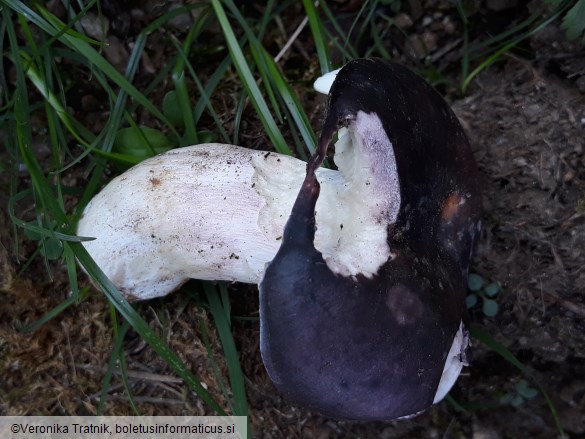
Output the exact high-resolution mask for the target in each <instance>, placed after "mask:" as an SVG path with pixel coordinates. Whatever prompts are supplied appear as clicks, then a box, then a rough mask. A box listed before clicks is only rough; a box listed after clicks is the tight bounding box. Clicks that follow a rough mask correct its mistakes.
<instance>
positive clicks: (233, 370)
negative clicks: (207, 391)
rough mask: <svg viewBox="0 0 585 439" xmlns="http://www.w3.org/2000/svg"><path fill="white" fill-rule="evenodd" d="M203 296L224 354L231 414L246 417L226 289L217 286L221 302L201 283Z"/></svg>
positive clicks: (244, 399)
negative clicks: (231, 394)
mask: <svg viewBox="0 0 585 439" xmlns="http://www.w3.org/2000/svg"><path fill="white" fill-rule="evenodd" d="M203 288H204V290H205V295H206V296H207V301H208V302H209V309H210V310H211V314H212V315H213V319H214V321H215V327H216V328H217V332H218V333H219V337H220V339H221V344H222V346H223V351H224V354H225V358H226V362H227V367H228V373H229V376H230V383H231V388H232V393H233V395H234V396H233V401H232V405H233V414H234V415H236V416H247V415H248V401H247V398H246V388H245V385H244V374H243V372H242V369H241V367H240V360H239V357H238V351H237V349H236V344H235V342H234V339H233V336H232V330H231V324H230V316H229V315H228V313H229V298H227V288H226V286H225V284H224V283H220V284H219V289H220V291H221V294H222V297H224V298H226V299H227V301H224V302H222V301H221V300H220V298H219V296H218V294H217V290H216V288H214V287H213V286H212V285H211V284H210V283H209V282H204V283H203Z"/></svg>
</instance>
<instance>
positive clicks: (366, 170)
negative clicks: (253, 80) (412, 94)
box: [77, 115, 400, 300]
mask: <svg viewBox="0 0 585 439" xmlns="http://www.w3.org/2000/svg"><path fill="white" fill-rule="evenodd" d="M380 128H381V125H380V123H379V120H378V119H377V117H376V116H370V115H363V118H361V119H360V118H358V120H356V121H353V122H351V123H350V125H349V129H347V130H342V133H341V139H340V140H339V141H338V146H337V149H338V153H337V155H336V157H335V161H336V164H337V166H338V168H339V171H335V170H330V169H320V170H319V172H318V178H319V180H320V182H321V195H320V197H319V201H318V203H317V213H316V222H317V234H316V238H315V246H316V248H317V249H318V250H320V251H321V252H322V253H323V255H324V259H325V260H326V262H327V264H328V266H329V267H330V268H331V269H332V270H333V271H335V272H337V273H340V274H343V275H346V276H349V275H357V274H359V273H361V274H364V275H365V276H372V275H373V274H375V273H376V271H377V270H378V268H379V267H380V266H381V265H382V264H383V263H384V262H386V261H387V260H388V257H389V256H390V249H389V247H388V244H387V239H386V238H387V225H388V223H391V222H394V221H395V219H396V215H397V212H398V208H399V207H400V196H399V190H398V178H397V175H396V166H395V163H393V154H391V160H390V162H391V163H386V162H384V163H383V165H384V166H383V167H382V166H381V165H382V163H380V166H378V167H376V166H375V165H376V164H377V162H376V161H379V157H377V156H375V154H373V153H371V151H369V149H368V142H367V140H368V136H372V135H375V136H380V135H381V133H382V134H383V133H384V132H383V130H381V131H380ZM383 136H384V138H385V141H387V142H388V147H389V148H390V152H391V145H390V144H389V141H388V139H387V137H386V136H385V134H383ZM305 165H306V164H305V163H304V162H302V161H300V160H298V159H295V158H292V157H289V156H284V155H280V154H276V153H267V152H262V151H254V150H250V149H246V148H242V147H238V146H233V145H223V144H203V145H196V146H191V147H186V148H180V149H176V150H172V151H169V152H167V153H165V154H162V155H159V156H157V157H154V158H152V159H149V160H146V161H144V162H142V163H140V164H139V165H137V166H135V167H133V168H132V169H130V170H128V171H127V172H125V173H124V174H122V175H120V176H119V177H117V178H115V179H114V180H112V181H111V182H110V183H109V184H108V185H107V186H106V187H105V188H104V189H103V190H102V191H101V192H100V193H99V194H98V195H97V196H96V197H95V198H94V199H92V200H91V202H90V203H89V204H88V205H87V207H86V209H85V211H84V213H83V216H82V218H81V220H80V222H79V225H78V230H77V232H78V235H80V236H85V237H93V238H96V239H95V240H92V241H86V242H84V246H85V247H86V249H87V250H88V252H89V253H90V254H91V256H92V257H93V258H94V260H95V261H96V263H97V264H98V265H99V266H100V268H101V269H102V270H103V271H104V273H105V274H106V275H107V276H108V277H109V278H110V280H111V281H112V282H113V283H114V285H116V286H117V287H118V288H119V289H120V290H121V291H122V292H123V293H124V294H125V295H126V296H127V297H129V298H131V299H137V300H143V299H150V298H153V297H158V296H164V295H166V294H168V293H170V292H171V291H173V290H174V289H176V288H177V287H178V286H180V285H181V284H182V283H183V282H185V281H186V280H188V279H190V278H195V279H204V280H226V281H238V282H248V283H258V281H259V280H260V278H261V275H262V273H263V270H264V267H265V265H266V264H267V263H268V262H270V261H271V260H272V259H273V257H274V255H275V254H276V252H277V250H278V248H279V246H280V239H281V235H282V232H283V229H284V225H285V223H286V221H287V219H288V217H289V215H290V212H291V209H292V205H293V202H294V200H295V198H296V196H297V193H298V190H299V188H300V186H301V183H302V181H303V179H304V176H305ZM380 173H382V175H381V174H380ZM388 191H391V192H392V193H393V194H394V195H392V196H389V195H388Z"/></svg>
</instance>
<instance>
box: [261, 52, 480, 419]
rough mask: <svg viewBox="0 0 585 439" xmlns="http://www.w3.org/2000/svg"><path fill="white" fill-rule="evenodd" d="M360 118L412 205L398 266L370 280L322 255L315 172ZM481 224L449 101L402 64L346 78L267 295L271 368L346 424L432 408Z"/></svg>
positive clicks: (279, 381)
mask: <svg viewBox="0 0 585 439" xmlns="http://www.w3.org/2000/svg"><path fill="white" fill-rule="evenodd" d="M359 112H364V113H366V114H370V115H371V114H374V115H376V116H377V117H378V118H379V120H380V121H381V124H382V126H383V130H384V132H385V136H387V139H388V140H390V142H391V145H390V147H391V149H392V150H393V151H388V147H387V145H388V142H387V141H386V142H384V141H379V142H378V139H376V138H375V136H370V137H368V139H364V141H368V142H370V143H371V145H369V147H371V148H373V150H374V151H376V154H377V155H379V159H380V162H384V160H385V155H388V154H390V153H392V152H393V154H394V157H395V162H396V168H397V173H398V179H399V188H400V189H399V190H400V200H401V202H400V209H399V212H398V216H397V219H396V221H395V222H394V223H393V224H388V245H389V247H390V249H391V251H392V256H391V257H390V258H389V259H388V261H386V263H384V264H383V265H382V266H381V267H380V268H379V270H378V272H377V273H376V274H375V275H374V276H373V277H372V278H367V277H365V276H362V275H357V276H352V277H344V276H341V275H338V274H336V273H334V272H333V271H332V270H331V269H330V268H329V267H328V266H327V264H326V262H325V260H324V259H323V257H322V255H321V253H320V252H319V251H318V250H316V249H315V245H314V238H315V205H316V202H317V198H318V197H319V190H320V186H319V182H318V181H317V178H316V176H315V170H316V169H317V168H318V167H319V166H320V164H321V163H322V161H323V159H324V157H325V155H326V153H327V148H328V145H329V143H330V141H331V138H332V136H333V135H334V133H335V131H336V130H337V129H338V128H339V127H340V126H347V125H351V123H352V122H355V121H356V120H357V115H358V113H359ZM382 147H385V148H386V149H385V150H384V149H381V148H382ZM389 196H391V194H389ZM480 210H481V201H480V193H479V186H478V180H477V175H476V169H475V163H474V160H473V157H472V155H471V152H470V149H469V145H468V142H467V139H466V137H465V134H464V132H463V130H462V128H461V126H460V124H459V122H458V120H457V118H456V117H455V115H454V114H453V112H452V111H451V109H450V108H449V106H448V105H447V104H446V103H445V101H444V100H443V99H442V98H441V96H440V95H439V94H438V93H437V92H436V91H435V90H434V89H433V88H432V87H431V86H429V85H428V84H427V83H426V82H425V81H424V80H423V79H421V78H420V77H419V76H417V75H416V74H414V73H413V72H411V71H410V70H408V69H406V68H404V67H402V66H400V65H397V64H395V63H391V62H388V61H384V60H381V59H359V60H355V61H352V62H350V63H348V64H347V65H346V66H345V67H343V68H342V69H341V71H340V72H339V74H338V75H337V78H336V79H335V81H334V83H333V86H332V88H331V91H330V95H329V105H328V112H327V116H326V119H325V122H324V125H323V130H322V132H321V137H320V141H319V146H318V149H317V151H316V152H315V155H314V156H313V157H312V158H311V160H310V162H309V164H308V165H307V175H306V178H305V180H304V183H303V185H302V188H301V190H300V192H299V194H298V197H297V199H296V202H295V204H294V207H293V210H292V213H291V216H290V218H289V220H288V222H287V224H286V227H285V230H284V235H283V240H282V245H281V247H280V250H279V251H278V253H277V255H276V256H275V258H274V260H273V261H272V262H271V263H270V264H269V266H268V267H267V269H266V272H265V274H264V277H263V279H262V281H261V283H260V321H261V351H262V357H263V360H264V364H265V366H266V368H267V371H268V373H269V375H270V377H271V379H272V380H273V381H274V383H275V385H276V387H277V388H278V389H279V390H280V391H281V392H282V393H283V394H284V395H285V397H287V398H288V399H290V400H292V401H295V402H298V403H300V404H303V405H305V406H308V407H310V408H312V409H315V410H317V411H319V412H321V413H323V414H325V415H329V416H332V417H336V418H345V419H358V420H375V419H395V418H398V417H403V416H408V415H412V414H416V413H418V412H420V411H422V410H425V409H426V408H428V407H429V406H430V405H431V404H432V403H433V400H434V397H435V394H436V393H437V387H438V385H439V382H440V380H441V376H442V373H443V368H444V365H445V359H446V357H447V353H448V352H449V350H450V348H451V345H452V344H453V339H454V336H455V334H456V333H457V331H458V329H459V327H460V325H461V324H462V322H464V321H465V316H466V310H465V303H464V302H465V294H466V276H467V270H468V267H469V262H470V258H471V252H472V249H473V247H474V242H475V239H476V236H477V233H478V228H479V227H478V226H479V217H480Z"/></svg>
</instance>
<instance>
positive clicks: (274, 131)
mask: <svg viewBox="0 0 585 439" xmlns="http://www.w3.org/2000/svg"><path fill="white" fill-rule="evenodd" d="M211 4H212V6H213V9H214V11H215V14H216V16H217V19H218V21H219V24H220V26H221V29H222V31H223V34H224V36H225V39H226V42H227V45H228V48H229V51H230V54H231V56H232V59H233V61H234V65H235V67H236V70H237V72H238V75H239V76H240V78H241V80H242V82H243V84H244V87H245V88H246V91H247V92H248V96H249V97H250V101H251V102H252V105H253V106H254V108H255V110H256V112H257V114H258V116H259V117H260V120H261V121H262V124H263V125H264V128H265V129H266V132H267V134H268V137H269V138H270V141H271V142H272V144H273V146H274V149H275V150H276V151H277V152H279V153H281V154H288V155H290V154H291V150H290V148H289V147H288V145H287V143H286V141H285V140H284V137H283V136H282V133H281V132H280V130H279V129H278V126H277V125H276V122H275V121H274V118H273V117H272V114H271V113H270V110H269V109H268V105H267V104H266V101H265V100H264V97H263V96H262V94H261V93H260V89H259V88H258V85H257V84H256V81H255V79H254V77H253V76H252V72H251V70H250V67H249V66H248V62H247V61H246V58H245V57H244V54H243V53H242V49H241V48H240V45H239V43H238V40H237V39H236V36H235V34H234V31H233V29H232V27H231V25H230V23H229V20H228V18H227V16H226V14H225V11H224V9H223V6H222V5H221V2H220V1H219V0H211Z"/></svg>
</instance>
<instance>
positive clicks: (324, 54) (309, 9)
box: [303, 0, 331, 75]
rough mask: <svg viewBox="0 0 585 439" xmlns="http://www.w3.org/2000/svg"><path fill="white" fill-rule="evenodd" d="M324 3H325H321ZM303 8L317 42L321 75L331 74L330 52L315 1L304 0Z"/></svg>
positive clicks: (314, 39)
mask: <svg viewBox="0 0 585 439" xmlns="http://www.w3.org/2000/svg"><path fill="white" fill-rule="evenodd" d="M319 3H320V4H321V3H324V2H323V1H320V2H319ZM303 6H304V8H305V13H306V14H307V17H308V18H309V27H310V28H311V32H312V33H313V41H314V42H315V48H316V49H317V56H318V57H319V66H321V74H322V75H324V74H325V73H329V72H330V71H331V62H330V60H329V51H328V50H327V44H326V42H325V41H326V40H325V37H324V35H323V25H322V24H321V18H320V17H319V13H318V12H317V9H316V8H315V5H314V4H313V0H303Z"/></svg>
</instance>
